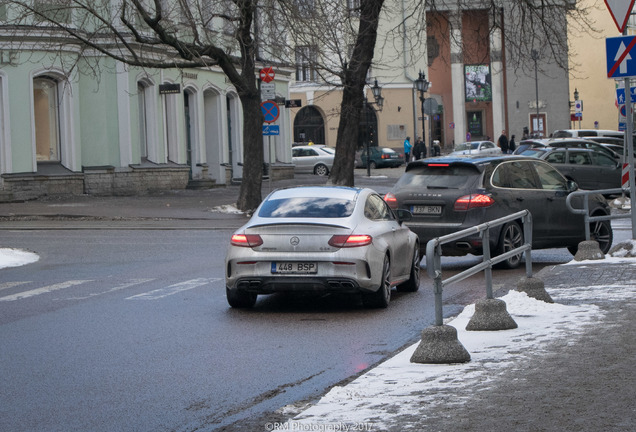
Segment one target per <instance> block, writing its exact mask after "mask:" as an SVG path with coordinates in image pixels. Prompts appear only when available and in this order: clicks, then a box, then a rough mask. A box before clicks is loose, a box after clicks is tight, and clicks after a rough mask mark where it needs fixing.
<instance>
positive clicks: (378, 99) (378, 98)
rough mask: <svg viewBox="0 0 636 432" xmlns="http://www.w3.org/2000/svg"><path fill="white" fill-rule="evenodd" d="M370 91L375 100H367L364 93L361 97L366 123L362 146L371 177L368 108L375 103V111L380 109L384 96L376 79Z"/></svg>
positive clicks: (368, 174)
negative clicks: (362, 97)
mask: <svg viewBox="0 0 636 432" xmlns="http://www.w3.org/2000/svg"><path fill="white" fill-rule="evenodd" d="M371 92H372V93H373V98H374V99H375V102H369V101H368V100H367V95H366V94H365V95H364V99H363V106H364V113H365V123H366V128H365V129H366V131H367V133H366V135H367V136H366V139H365V141H364V147H365V151H366V154H367V176H368V177H371V163H370V159H371V155H370V154H369V141H370V132H369V127H370V126H369V123H370V121H369V108H372V109H373V110H374V111H376V110H375V108H373V106H372V105H373V104H374V103H375V105H376V106H377V107H378V109H377V111H380V112H381V111H382V108H383V107H384V97H383V96H382V87H380V86H379V85H378V80H375V83H374V84H373V86H372V87H371Z"/></svg>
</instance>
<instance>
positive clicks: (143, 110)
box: [137, 82, 149, 161]
mask: <svg viewBox="0 0 636 432" xmlns="http://www.w3.org/2000/svg"><path fill="white" fill-rule="evenodd" d="M148 90H149V86H147V85H145V84H144V83H142V82H138V83H137V103H138V104H139V156H140V157H141V160H142V161H143V160H145V159H148V135H149V134H148V105H149V101H148Z"/></svg>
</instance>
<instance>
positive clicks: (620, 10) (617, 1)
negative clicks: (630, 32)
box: [605, 0, 636, 33]
mask: <svg viewBox="0 0 636 432" xmlns="http://www.w3.org/2000/svg"><path fill="white" fill-rule="evenodd" d="M635 1H636V0H605V5H606V6H607V9H609V12H610V15H612V19H614V22H615V23H616V28H617V29H618V31H619V32H621V33H623V30H625V26H627V21H628V20H629V15H630V14H631V13H632V9H633V8H634V2H635Z"/></svg>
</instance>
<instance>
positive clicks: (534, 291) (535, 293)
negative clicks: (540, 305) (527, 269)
mask: <svg viewBox="0 0 636 432" xmlns="http://www.w3.org/2000/svg"><path fill="white" fill-rule="evenodd" d="M517 291H519V292H524V293H526V294H528V297H532V298H534V299H537V300H541V301H543V302H546V303H554V300H552V297H550V294H548V292H547V291H546V290H545V284H544V283H543V281H542V280H541V279H537V278H534V277H525V278H522V279H521V280H520V281H519V282H518V283H517Z"/></svg>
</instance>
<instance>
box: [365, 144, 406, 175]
mask: <svg viewBox="0 0 636 432" xmlns="http://www.w3.org/2000/svg"><path fill="white" fill-rule="evenodd" d="M369 155H370V156H369V157H367V152H366V149H362V151H360V152H359V154H358V157H357V158H356V159H357V163H356V165H357V166H358V167H361V168H366V167H367V160H368V163H369V167H370V168H371V169H376V168H385V167H391V168H395V167H399V166H400V165H402V163H404V158H403V157H402V156H401V155H400V154H399V153H398V152H396V151H395V150H393V149H391V148H388V147H375V146H374V147H369Z"/></svg>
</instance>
